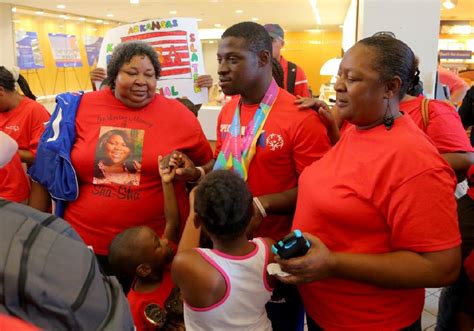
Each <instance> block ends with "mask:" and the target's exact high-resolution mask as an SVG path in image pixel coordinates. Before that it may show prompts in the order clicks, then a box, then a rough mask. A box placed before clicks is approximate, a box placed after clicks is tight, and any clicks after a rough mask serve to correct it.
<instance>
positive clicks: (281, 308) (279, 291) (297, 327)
mask: <svg viewBox="0 0 474 331" xmlns="http://www.w3.org/2000/svg"><path fill="white" fill-rule="evenodd" d="M265 308H266V310H267V315H268V318H269V319H270V321H271V322H272V328H273V331H303V330H304V308H303V302H302V301H301V297H300V294H299V293H298V289H297V288H296V286H293V285H287V284H283V283H280V282H278V283H277V285H276V286H275V289H274V290H273V295H272V301H270V302H268V303H267V304H266V306H265Z"/></svg>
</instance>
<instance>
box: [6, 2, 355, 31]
mask: <svg viewBox="0 0 474 331" xmlns="http://www.w3.org/2000/svg"><path fill="white" fill-rule="evenodd" d="M313 1H314V0H313ZM0 2H4V3H10V4H13V5H18V6H24V7H29V8H40V9H43V10H47V11H54V12H57V13H61V14H74V15H78V16H88V17H91V18H99V19H104V20H113V21H119V22H127V23H130V22H137V21H140V20H143V19H154V18H158V17H172V16H175V17H196V18H202V21H201V22H199V27H200V28H214V27H215V26H214V24H222V25H223V27H229V26H231V25H232V24H235V23H237V22H241V21H249V20H251V19H252V18H254V17H257V18H258V22H259V23H262V24H265V23H279V24H280V25H281V26H282V27H283V28H284V29H285V30H293V31H296V30H306V29H318V28H328V27H332V28H338V27H339V25H340V24H342V23H343V21H344V17H345V15H346V12H347V8H348V6H349V3H350V0H317V8H318V9H319V11H320V17H321V20H322V26H321V25H319V26H318V25H317V23H316V17H315V15H314V13H313V11H312V8H311V5H310V1H309V0H174V1H170V0H163V1H156V0H140V4H139V5H132V4H130V2H129V0H6V1H1V0H0ZM58 4H64V5H66V9H57V8H56V6H57V5H58ZM239 9H240V10H243V11H244V12H243V13H241V14H238V13H236V12H235V11H236V10H239ZM172 10H175V11H177V14H169V12H170V11H172ZM107 14H114V17H113V18H109V17H107V16H106V15H107Z"/></svg>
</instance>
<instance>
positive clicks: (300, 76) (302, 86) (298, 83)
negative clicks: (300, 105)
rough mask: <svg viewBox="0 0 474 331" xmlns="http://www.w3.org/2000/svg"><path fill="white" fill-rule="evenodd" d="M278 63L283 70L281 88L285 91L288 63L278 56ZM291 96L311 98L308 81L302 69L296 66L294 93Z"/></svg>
mask: <svg viewBox="0 0 474 331" xmlns="http://www.w3.org/2000/svg"><path fill="white" fill-rule="evenodd" d="M279 62H280V65H281V67H282V68H283V86H284V88H285V89H287V86H286V83H287V81H288V61H287V60H286V59H285V58H284V57H283V56H280V61H279ZM293 94H294V95H296V96H298V95H299V96H301V97H307V98H310V97H311V94H310V93H309V87H308V79H307V78H306V74H305V73H304V71H303V69H301V68H300V67H299V66H298V65H297V66H296V79H295V91H294V93H293Z"/></svg>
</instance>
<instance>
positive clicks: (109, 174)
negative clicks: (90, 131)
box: [92, 126, 145, 186]
mask: <svg viewBox="0 0 474 331" xmlns="http://www.w3.org/2000/svg"><path fill="white" fill-rule="evenodd" d="M144 135H145V131H144V130H137V129H125V128H118V127H112V126H102V127H101V128H100V133H99V141H98V143H97V147H96V152H95V161H94V178H93V180H92V183H93V184H119V185H132V186H138V185H140V171H141V163H142V149H143V138H144Z"/></svg>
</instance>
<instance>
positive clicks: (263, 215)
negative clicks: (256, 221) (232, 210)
mask: <svg viewBox="0 0 474 331" xmlns="http://www.w3.org/2000/svg"><path fill="white" fill-rule="evenodd" d="M253 203H254V204H255V206H257V209H258V211H259V212H260V214H262V217H263V218H265V217H267V212H266V211H265V208H263V205H262V203H261V202H260V200H258V198H257V197H254V198H253Z"/></svg>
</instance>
